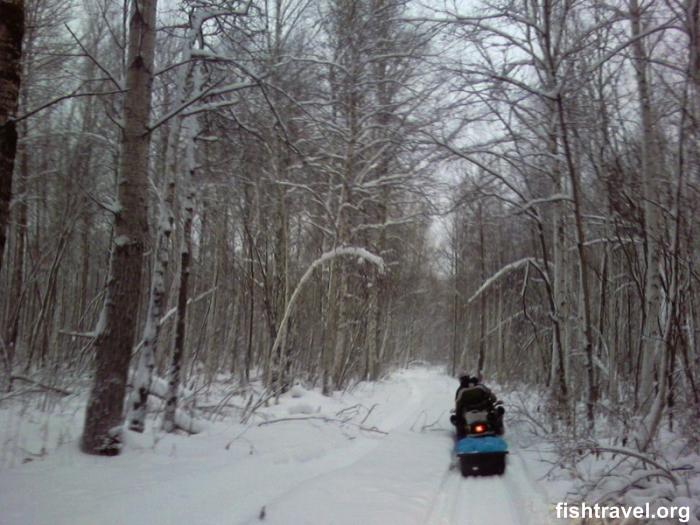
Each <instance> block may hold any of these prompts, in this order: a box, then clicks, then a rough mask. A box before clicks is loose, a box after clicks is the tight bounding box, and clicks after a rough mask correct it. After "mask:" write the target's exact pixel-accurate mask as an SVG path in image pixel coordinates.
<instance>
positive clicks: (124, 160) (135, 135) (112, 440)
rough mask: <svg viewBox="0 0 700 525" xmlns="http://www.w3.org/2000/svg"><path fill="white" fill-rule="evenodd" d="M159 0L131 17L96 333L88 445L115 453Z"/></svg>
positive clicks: (135, 285)
mask: <svg viewBox="0 0 700 525" xmlns="http://www.w3.org/2000/svg"><path fill="white" fill-rule="evenodd" d="M156 3H157V0H140V1H139V0H137V1H135V2H134V3H133V5H132V11H131V14H130V20H129V42H128V56H127V75H126V89H127V93H126V95H125V100H124V129H123V131H122V144H121V158H120V166H119V180H118V184H117V196H118V199H117V202H118V209H116V210H115V221H114V240H113V243H114V244H113V246H112V252H111V258H110V259H111V260H110V270H109V271H110V275H109V281H108V283H107V295H106V298H105V303H104V307H103V312H102V315H101V318H100V323H99V326H98V330H97V332H98V335H97V338H96V340H95V349H96V352H97V355H96V370H95V379H94V385H93V388H92V392H91V393H90V399H89V401H88V407H87V411H86V414H85V428H84V430H83V437H82V449H83V451H85V452H87V453H90V454H104V455H116V454H118V453H119V451H120V450H121V441H122V439H121V432H122V421H123V407H124V394H125V390H126V382H127V376H128V370H129V361H130V358H131V351H132V348H133V344H134V336H135V333H136V324H137V322H138V320H137V312H138V307H139V303H140V299H141V293H140V292H141V290H140V285H141V277H142V267H143V253H144V245H145V239H146V236H147V235H148V213H147V206H148V200H147V199H148V159H149V151H148V147H149V143H150V138H151V135H150V133H149V131H148V119H149V113H150V107H151V85H152V82H153V61H154V54H155V29H156V27H155V23H156Z"/></svg>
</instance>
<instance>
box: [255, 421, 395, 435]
mask: <svg viewBox="0 0 700 525" xmlns="http://www.w3.org/2000/svg"><path fill="white" fill-rule="evenodd" d="M309 420H316V421H323V422H324V423H340V424H341V425H352V426H355V427H357V428H359V429H360V430H364V431H366V432H376V433H377V434H383V435H385V436H388V435H389V433H388V432H384V431H383V430H379V429H378V428H377V427H366V426H364V425H361V424H359V423H353V422H352V421H348V420H346V419H336V418H333V417H326V416H305V417H282V418H279V419H270V420H268V421H262V422H260V423H258V426H259V427H262V426H265V425H272V424H273V423H284V422H289V421H309Z"/></svg>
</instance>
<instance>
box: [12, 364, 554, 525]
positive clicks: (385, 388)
mask: <svg viewBox="0 0 700 525" xmlns="http://www.w3.org/2000/svg"><path fill="white" fill-rule="evenodd" d="M455 387H456V382H455V381H454V379H451V378H449V377H447V376H445V375H444V374H441V373H440V372H438V371H437V370H432V369H413V370H407V371H403V372H400V373H398V374H396V375H395V376H393V377H392V379H391V380H389V381H387V382H384V383H381V384H378V385H368V386H366V387H365V388H364V390H363V391H362V392H361V393H360V394H358V397H357V398H356V399H351V400H350V401H351V403H352V402H355V401H359V402H361V403H363V404H365V405H366V406H370V405H371V404H373V403H376V409H375V410H373V411H372V413H371V418H370V419H368V421H367V423H366V424H367V425H370V426H371V425H376V426H377V427H378V428H380V429H382V430H384V431H387V432H388V435H380V434H377V433H372V432H359V431H358V432H356V433H354V434H350V433H348V432H346V431H342V432H340V431H339V429H338V427H337V426H333V425H330V424H327V423H321V422H317V421H313V420H310V421H290V422H278V423H275V424H271V425H266V426H264V427H258V426H254V427H251V428H250V429H248V431H246V434H245V435H244V437H243V438H242V439H233V440H232V436H237V435H238V434H239V433H240V428H231V426H230V425H225V424H223V423H222V424H217V425H215V426H213V427H212V428H211V429H210V430H209V431H208V432H207V433H206V434H204V435H201V436H196V437H193V438H189V439H187V438H183V437H174V436H162V435H161V436H160V437H158V438H156V434H155V433H154V434H152V436H151V437H150V438H149V437H148V436H147V435H144V436H134V435H130V439H131V442H130V446H129V450H127V452H126V453H125V454H123V455H122V456H120V457H118V458H96V457H91V456H85V455H83V454H80V453H79V452H78V451H77V444H75V443H73V444H71V445H70V446H64V447H62V448H60V449H58V450H57V451H55V452H53V453H52V454H51V455H50V456H49V457H48V458H47V459H45V460H43V461H36V462H33V463H31V464H29V465H24V466H21V467H18V468H14V469H9V470H5V471H0V525H16V524H22V525H34V524H36V525H43V524H51V525H62V524H65V525H68V524H71V525H83V524H85V525H90V524H99V525H112V524H114V525H141V524H143V525H146V524H148V525H158V524H178V523H186V524H188V525H198V524H212V525H219V524H221V525H239V524H241V525H242V524H254V523H261V521H259V520H260V515H261V510H262V509H263V507H264V523H269V524H272V525H275V524H279V525H282V524H285V525H287V524H292V525H296V524H310V525H311V524H318V525H329V524H336V525H343V524H353V525H354V524H358V523H363V524H382V525H386V524H392V523H400V524H401V525H410V524H416V525H423V524H450V525H451V524H455V525H456V524H459V525H468V524H475V525H476V524H481V523H484V522H486V523H490V524H494V525H501V524H502V525H543V524H547V523H554V521H555V520H552V519H551V518H550V517H549V515H548V511H547V505H546V503H545V502H544V500H543V498H542V496H541V495H540V494H539V493H538V491H537V484H536V482H535V481H534V480H533V479H532V478H531V476H529V474H528V472H527V468H526V464H525V462H524V461H523V460H522V459H521V457H520V456H519V454H518V452H517V450H514V451H513V454H512V455H511V457H510V458H509V462H508V467H507V469H506V474H505V475H504V476H502V477H490V478H489V477H483V478H462V476H461V475H460V473H459V470H458V469H457V468H453V465H454V458H453V456H452V453H451V449H452V433H451V426H450V424H449V408H450V403H451V400H452V399H453V396H454V389H455ZM314 396H315V397H314ZM326 399H327V398H321V396H320V395H317V394H314V393H312V392H308V393H307V394H306V395H305V396H304V397H303V398H302V400H305V403H307V404H314V403H315V402H317V403H319V405H318V409H319V410H321V409H326V410H331V412H330V413H331V414H333V413H334V412H335V411H337V408H338V406H342V405H336V406H323V403H328V402H329V401H326ZM343 401H344V402H345V403H346V405H345V406H347V400H346V399H343ZM285 403H286V405H285ZM294 403H297V405H294ZM298 403H299V401H297V400H293V399H288V400H286V401H284V402H283V404H282V405H280V406H279V407H272V408H271V409H270V411H271V413H270V414H268V416H269V417H284V416H289V415H290V414H296V413H297V412H296V410H297V409H299V406H300V405H299V404H298ZM285 407H286V408H285ZM294 407H296V408H294ZM275 411H276V412H275ZM149 439H150V440H151V442H152V443H151V444H150V446H149V441H148V440H149Z"/></svg>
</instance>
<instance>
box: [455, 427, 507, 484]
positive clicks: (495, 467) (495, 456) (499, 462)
mask: <svg viewBox="0 0 700 525" xmlns="http://www.w3.org/2000/svg"><path fill="white" fill-rule="evenodd" d="M455 454H456V455H457V457H458V458H459V466H460V470H461V471H462V475H464V476H473V475H489V474H496V475H501V474H503V473H504V472H505V470H506V454H508V444H507V443H506V442H505V440H504V439H503V438H502V437H500V436H482V437H465V438H462V439H460V440H458V441H457V442H456V443H455Z"/></svg>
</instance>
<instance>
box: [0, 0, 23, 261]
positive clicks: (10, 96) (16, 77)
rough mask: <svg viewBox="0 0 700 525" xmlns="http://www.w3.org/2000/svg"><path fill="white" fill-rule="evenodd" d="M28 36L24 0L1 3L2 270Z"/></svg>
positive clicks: (0, 219)
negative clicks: (23, 59)
mask: <svg viewBox="0 0 700 525" xmlns="http://www.w3.org/2000/svg"><path fill="white" fill-rule="evenodd" d="M23 35H24V1H23V0H0V270H2V261H3V254H4V253H5V243H6V241H7V224H8V222H9V220H10V199H11V198H12V171H13V169H14V165H15V155H16V153H17V129H16V126H15V121H14V113H15V111H17V101H18V99H19V83H20V76H21V75H20V72H21V66H20V60H21V58H22V37H23Z"/></svg>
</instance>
